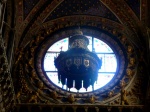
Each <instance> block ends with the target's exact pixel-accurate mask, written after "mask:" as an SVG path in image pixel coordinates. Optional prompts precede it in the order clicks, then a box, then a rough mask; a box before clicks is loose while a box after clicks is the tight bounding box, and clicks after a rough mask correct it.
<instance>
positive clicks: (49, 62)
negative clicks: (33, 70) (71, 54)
mask: <svg viewBox="0 0 150 112" xmlns="http://www.w3.org/2000/svg"><path fill="white" fill-rule="evenodd" d="M87 38H88V39H89V45H88V49H89V50H90V51H92V52H95V53H96V54H97V56H98V57H99V58H102V67H101V69H100V70H99V73H98V80H97V82H95V84H94V90H97V89H100V88H102V87H103V86H105V85H106V84H107V83H109V82H110V81H111V80H112V78H113V77H114V75H115V73H116V68H117V60H116V56H115V54H114V52H113V50H112V49H111V48H110V47H109V46H108V45H107V44H106V43H105V42H103V41H101V40H99V39H97V38H94V37H91V36H87ZM68 44H69V39H68V38H65V39H62V40H60V41H57V42H56V43H54V44H53V45H52V46H50V48H49V49H48V50H47V53H46V54H45V57H44V70H45V72H46V75H47V76H48V78H49V79H50V81H51V82H52V83H54V84H55V85H56V86H58V87H60V88H62V84H61V82H58V75H57V69H56V68H55V65H54V59H55V57H57V56H58V55H59V53H60V51H61V50H62V51H67V50H68ZM62 89H64V90H66V89H67V88H66V86H63V88H62ZM70 91H71V92H77V90H76V89H75V88H71V89H70ZM91 91H92V86H89V87H88V89H87V91H86V90H85V88H81V89H80V90H79V92H80V93H83V92H91Z"/></svg>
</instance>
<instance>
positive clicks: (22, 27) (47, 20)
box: [6, 0, 147, 47]
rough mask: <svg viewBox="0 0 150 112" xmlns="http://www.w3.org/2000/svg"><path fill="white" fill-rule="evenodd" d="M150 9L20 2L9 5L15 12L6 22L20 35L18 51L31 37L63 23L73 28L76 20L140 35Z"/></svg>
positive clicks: (142, 0) (137, 1)
mask: <svg viewBox="0 0 150 112" xmlns="http://www.w3.org/2000/svg"><path fill="white" fill-rule="evenodd" d="M11 4H14V5H13V6H11ZM146 6H147V2H146V0H111V1H109V0H94V1H93V0H88V1H85V0H80V1H79V0H17V1H15V2H12V3H11V2H8V5H7V7H8V9H12V10H11V11H12V12H11V11H10V10H9V11H8V12H7V13H8V15H7V17H6V21H8V24H10V25H12V27H14V29H15V31H16V32H15V33H16V34H15V35H16V38H15V40H17V41H15V45H16V47H24V46H25V45H26V44H27V43H28V42H29V41H30V40H31V38H32V37H31V35H36V33H37V32H38V31H39V30H40V29H44V28H47V27H49V28H52V29H54V27H58V25H61V23H62V22H68V24H71V21H72V20H74V21H79V23H78V25H81V24H83V23H82V22H84V21H88V22H89V24H92V23H93V24H94V21H99V22H100V24H108V26H111V27H115V24H116V25H118V27H122V28H123V29H127V30H128V29H129V31H131V33H134V32H135V33H137V31H136V30H137V29H138V28H139V27H140V26H141V25H142V24H143V23H144V24H146V21H147V20H146V19H147V18H146V15H147V12H146ZM9 17H11V18H12V20H10V19H11V18H9ZM8 18H9V19H8ZM13 18H14V19H13ZM90 22H91V23H90ZM70 26H71V25H70ZM106 27H107V26H106ZM133 27H136V28H137V29H135V28H133ZM57 29H59V28H57ZM118 29H119V28H118ZM7 38H8V37H7ZM131 38H132V39H131V40H135V41H137V42H136V43H135V44H139V43H140V39H138V38H136V37H131ZM134 38H136V39H134ZM6 40H7V39H6Z"/></svg>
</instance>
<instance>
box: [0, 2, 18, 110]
mask: <svg viewBox="0 0 150 112" xmlns="http://www.w3.org/2000/svg"><path fill="white" fill-rule="evenodd" d="M5 6H6V0H0V112H9V111H10V110H12V109H13V107H14V104H15V94H14V88H13V83H12V78H11V74H10V70H9V67H8V60H7V57H6V50H5V46H4V42H3V38H2V27H3V18H4V13H5Z"/></svg>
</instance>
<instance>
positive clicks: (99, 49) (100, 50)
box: [94, 38, 113, 53]
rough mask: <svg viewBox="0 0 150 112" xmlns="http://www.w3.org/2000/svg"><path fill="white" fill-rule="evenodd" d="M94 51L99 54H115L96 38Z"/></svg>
mask: <svg viewBox="0 0 150 112" xmlns="http://www.w3.org/2000/svg"><path fill="white" fill-rule="evenodd" d="M94 49H95V52H97V53H113V51H112V49H111V48H110V47H109V46H108V45H107V44H106V43H104V42H103V41H101V40H99V39H97V38H94Z"/></svg>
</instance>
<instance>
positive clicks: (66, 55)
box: [54, 31, 102, 91]
mask: <svg viewBox="0 0 150 112" xmlns="http://www.w3.org/2000/svg"><path fill="white" fill-rule="evenodd" d="M88 44H89V40H88V38H87V37H86V36H84V35H83V33H82V32H81V31H77V32H76V34H75V35H73V36H72V37H70V38H69V49H68V50H67V51H61V52H60V54H59V55H58V57H56V58H55V60H54V64H55V67H56V68H57V70H58V80H59V82H61V83H62V85H63V86H64V85H66V86H67V88H69V91H70V88H72V87H74V88H76V89H77V90H78V91H79V90H80V89H81V88H82V87H84V88H85V89H86V90H87V88H88V87H89V86H90V85H91V86H92V90H94V83H95V82H96V81H97V77H98V70H99V69H100V68H101V65H102V60H101V59H99V57H98V56H97V55H96V54H95V53H94V52H90V51H89V49H88V48H87V46H88Z"/></svg>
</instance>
